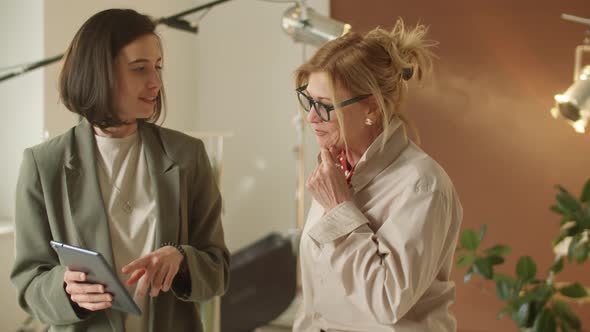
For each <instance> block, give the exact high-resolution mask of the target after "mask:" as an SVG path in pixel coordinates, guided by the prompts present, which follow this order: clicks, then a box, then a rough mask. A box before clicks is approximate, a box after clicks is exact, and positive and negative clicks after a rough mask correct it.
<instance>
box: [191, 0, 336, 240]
mask: <svg viewBox="0 0 590 332" xmlns="http://www.w3.org/2000/svg"><path fill="white" fill-rule="evenodd" d="M308 4H309V5H310V6H312V7H314V8H315V9H317V10H318V11H319V12H320V13H326V12H327V11H328V5H329V1H328V0H315V1H314V0H311V1H308ZM290 6H292V4H286V3H282V4H281V3H272V2H265V1H254V0H249V1H246V0H243V1H232V2H228V3H224V4H222V5H220V6H219V7H217V8H215V9H214V10H213V11H211V12H210V13H209V14H208V15H207V16H206V17H205V18H204V20H203V21H202V24H201V31H200V35H199V36H198V38H197V39H196V41H195V43H194V49H195V53H196V54H197V59H198V61H197V71H196V75H197V86H196V87H195V94H194V102H195V104H194V109H195V110H197V114H198V117H197V123H196V124H197V126H198V127H197V128H198V129H199V130H222V131H226V130H227V131H233V133H234V136H233V137H232V138H229V139H227V140H226V145H225V154H224V174H223V176H224V178H223V186H222V191H223V197H224V199H225V206H226V215H225V218H224V225H225V230H226V239H227V240H228V244H229V246H230V248H231V249H236V248H241V247H243V246H245V245H247V244H249V243H251V242H253V241H255V240H256V239H258V238H260V237H262V236H264V235H266V234H267V233H269V232H271V231H279V232H284V231H287V230H288V229H289V228H292V227H294V226H295V223H296V209H295V206H296V205H295V189H296V178H295V175H296V168H295V154H294V152H293V150H292V149H293V147H294V144H295V143H296V142H295V141H296V131H295V127H294V126H293V116H294V115H295V114H296V110H297V105H296V102H297V101H296V97H295V93H294V85H293V75H292V74H293V71H294V70H295V68H296V67H297V66H298V65H299V64H301V63H302V59H303V58H302V46H301V45H300V44H295V43H293V42H292V40H291V39H290V37H289V36H287V35H286V34H285V33H284V32H283V31H282V29H281V16H282V14H283V12H284V11H285V10H286V9H287V8H289V7H290ZM312 51H313V50H312V49H311V48H310V47H307V53H308V54H311V52H312ZM308 140H309V138H308ZM307 150H308V151H309V153H308V156H311V155H314V151H317V150H316V149H315V144H308V149H307ZM315 153H317V152H315ZM307 159H308V161H312V160H315V157H312V158H307Z"/></svg>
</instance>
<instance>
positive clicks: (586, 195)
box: [580, 179, 590, 203]
mask: <svg viewBox="0 0 590 332" xmlns="http://www.w3.org/2000/svg"><path fill="white" fill-rule="evenodd" d="M580 201H582V202H584V203H590V179H588V180H587V181H586V184H585V185H584V189H582V195H581V196H580Z"/></svg>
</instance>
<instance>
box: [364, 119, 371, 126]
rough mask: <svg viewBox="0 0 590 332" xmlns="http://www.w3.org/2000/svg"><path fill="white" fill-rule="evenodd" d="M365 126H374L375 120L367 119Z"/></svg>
mask: <svg viewBox="0 0 590 332" xmlns="http://www.w3.org/2000/svg"><path fill="white" fill-rule="evenodd" d="M365 124H366V125H367V126H372V125H373V120H371V119H369V118H366V119H365Z"/></svg>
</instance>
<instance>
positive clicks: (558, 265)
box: [551, 256, 563, 273]
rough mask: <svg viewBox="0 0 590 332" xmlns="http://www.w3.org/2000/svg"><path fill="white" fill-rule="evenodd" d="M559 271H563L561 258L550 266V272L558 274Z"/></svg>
mask: <svg viewBox="0 0 590 332" xmlns="http://www.w3.org/2000/svg"><path fill="white" fill-rule="evenodd" d="M561 270H563V257H561V256H560V257H559V258H558V259H557V260H555V262H553V265H551V271H553V272H555V273H559V272H561Z"/></svg>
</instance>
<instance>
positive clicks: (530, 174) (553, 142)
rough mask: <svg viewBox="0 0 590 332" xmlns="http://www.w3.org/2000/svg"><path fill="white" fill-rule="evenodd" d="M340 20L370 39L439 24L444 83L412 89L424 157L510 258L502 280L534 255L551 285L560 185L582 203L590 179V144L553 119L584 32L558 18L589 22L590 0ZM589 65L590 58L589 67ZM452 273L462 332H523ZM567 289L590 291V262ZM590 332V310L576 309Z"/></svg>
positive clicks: (337, 9) (339, 3)
mask: <svg viewBox="0 0 590 332" xmlns="http://www.w3.org/2000/svg"><path fill="white" fill-rule="evenodd" d="M331 10H332V16H333V17H334V18H336V19H338V20H340V21H343V22H347V23H350V24H352V26H353V29H354V30H356V31H359V32H366V31H368V30H370V29H371V28H374V27H375V26H378V25H379V26H382V27H387V28H391V27H392V25H393V22H394V20H395V19H396V18H397V17H398V16H399V17H402V18H404V20H405V21H406V23H410V24H412V25H413V24H415V23H417V22H422V23H424V24H426V25H429V26H430V37H431V39H435V40H437V41H439V42H440V45H439V47H438V48H437V49H436V53H437V55H438V56H439V59H438V60H437V61H436V69H435V76H434V78H433V80H432V81H431V83H430V84H427V85H425V86H423V87H413V89H412V92H411V95H410V97H409V100H408V101H407V102H406V104H405V111H407V112H408V114H409V117H410V118H411V119H413V120H414V122H415V124H416V126H417V127H418V128H419V130H420V134H421V138H422V147H423V148H424V149H425V150H426V151H427V152H428V153H429V154H430V155H432V156H433V157H434V158H435V159H436V160H437V161H438V162H439V163H440V164H441V165H442V166H443V167H444V168H445V169H446V171H447V172H448V173H449V175H450V176H451V178H452V179H453V181H454V183H455V186H456V188H457V190H458V192H459V194H460V196H461V200H462V204H463V207H464V212H465V217H464V222H463V228H479V226H480V225H481V224H483V223H486V224H488V237H487V240H486V242H484V246H485V245H490V244H495V243H504V244H506V245H509V246H511V247H512V248H513V253H512V255H511V256H510V259H509V260H508V261H507V263H506V264H505V265H506V266H505V268H504V269H503V270H504V271H503V272H508V273H512V272H513V271H514V266H515V264H516V260H517V258H518V256H520V255H530V256H532V257H533V258H534V259H535V261H536V262H537V263H538V271H539V274H541V275H542V276H546V271H547V269H548V267H549V266H550V264H551V262H552V260H553V255H552V252H551V245H550V242H551V240H552V239H553V238H554V236H555V235H556V234H557V230H558V221H559V218H558V217H557V216H556V215H554V214H553V213H552V212H550V211H549V206H550V205H551V204H552V202H553V199H554V194H555V189H554V187H553V186H554V185H555V184H562V185H564V186H565V187H566V188H568V189H571V190H572V191H573V192H574V193H576V195H577V194H579V192H580V190H581V188H582V185H583V182H584V181H585V180H586V179H588V178H590V134H586V135H580V134H576V133H575V132H574V131H573V130H572V129H571V127H569V126H568V125H566V124H565V122H562V121H557V120H554V119H553V118H552V117H551V116H550V114H549V109H550V108H551V107H552V105H553V96H554V95H555V94H556V93H559V92H563V91H565V89H566V88H567V87H568V86H569V85H570V84H571V80H572V76H573V62H574V60H573V59H574V48H575V46H576V45H578V44H580V43H581V41H582V39H583V37H584V31H585V27H584V26H583V25H581V24H576V23H571V22H568V21H564V20H562V19H560V14H561V13H569V14H573V15H577V16H582V17H590V1H588V0H571V1H548V0H541V1H531V0H526V1H508V0H496V1H466V0H463V1H461V0H447V1H391V0H363V1H344V0H334V1H332V3H331ZM586 63H588V64H590V56H587V57H586ZM462 275H463V271H461V270H458V269H457V270H455V272H454V279H455V282H456V283H457V286H458V287H457V301H456V304H455V305H454V306H453V310H454V312H455V314H456V316H457V320H458V322H459V330H460V331H465V332H467V331H482V332H483V331H490V332H491V331H494V332H496V331H516V328H515V327H514V324H513V323H512V321H511V320H509V319H508V318H507V317H505V318H504V319H502V320H500V321H498V320H496V318H495V317H496V313H497V312H498V311H499V309H500V308H501V305H502V303H501V302H500V301H499V300H497V299H496V297H495V287H494V285H493V284H491V283H487V282H483V281H481V279H476V282H475V283H474V282H472V283H470V284H463V281H462ZM561 279H563V280H568V279H577V280H579V281H582V282H583V283H584V284H586V285H590V263H588V264H587V265H586V266H585V267H580V266H568V267H567V268H566V270H565V271H564V273H563V274H562V275H561ZM576 310H577V311H578V312H579V313H580V314H581V315H583V321H584V325H585V330H588V331H590V305H589V306H588V307H576Z"/></svg>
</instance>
